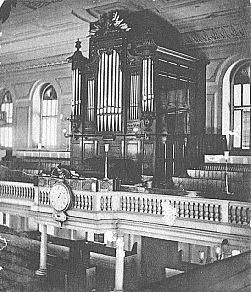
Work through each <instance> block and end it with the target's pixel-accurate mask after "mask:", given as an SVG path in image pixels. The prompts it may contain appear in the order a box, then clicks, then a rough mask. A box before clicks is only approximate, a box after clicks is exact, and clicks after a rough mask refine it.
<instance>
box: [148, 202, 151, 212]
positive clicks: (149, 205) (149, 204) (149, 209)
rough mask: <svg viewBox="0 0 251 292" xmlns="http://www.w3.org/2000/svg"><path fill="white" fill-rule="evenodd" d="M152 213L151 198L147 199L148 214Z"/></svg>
mask: <svg viewBox="0 0 251 292" xmlns="http://www.w3.org/2000/svg"><path fill="white" fill-rule="evenodd" d="M150 213H151V201H150V199H147V214H150Z"/></svg>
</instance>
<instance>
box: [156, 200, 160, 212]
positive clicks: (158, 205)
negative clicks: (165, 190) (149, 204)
mask: <svg viewBox="0 0 251 292" xmlns="http://www.w3.org/2000/svg"><path fill="white" fill-rule="evenodd" d="M156 214H159V215H160V200H158V199H156Z"/></svg>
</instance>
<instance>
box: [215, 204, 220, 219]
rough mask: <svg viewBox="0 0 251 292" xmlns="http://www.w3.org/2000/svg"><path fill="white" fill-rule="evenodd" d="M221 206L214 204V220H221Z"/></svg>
mask: <svg viewBox="0 0 251 292" xmlns="http://www.w3.org/2000/svg"><path fill="white" fill-rule="evenodd" d="M219 210H220V206H219V205H214V221H219V218H220V214H219Z"/></svg>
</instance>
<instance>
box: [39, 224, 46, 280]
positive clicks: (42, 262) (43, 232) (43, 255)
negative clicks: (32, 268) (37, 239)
mask: <svg viewBox="0 0 251 292" xmlns="http://www.w3.org/2000/svg"><path fill="white" fill-rule="evenodd" d="M46 264H47V226H46V225H45V224H42V225H41V243H40V266H39V269H38V270H37V271H36V275H38V276H46V272H47V271H46Z"/></svg>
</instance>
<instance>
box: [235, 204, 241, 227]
mask: <svg viewBox="0 0 251 292" xmlns="http://www.w3.org/2000/svg"><path fill="white" fill-rule="evenodd" d="M235 214H236V223H241V209H240V208H239V207H238V206H236V212H235Z"/></svg>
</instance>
